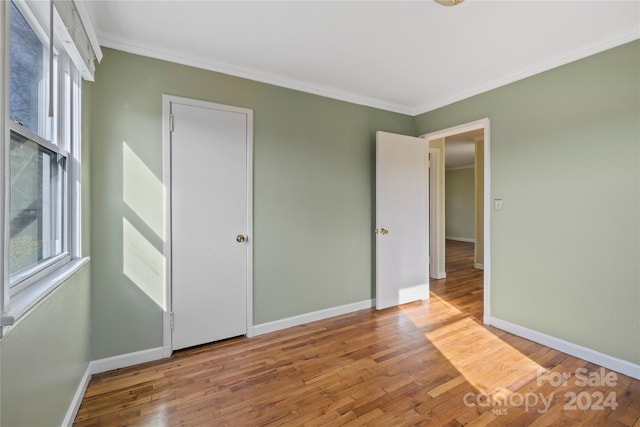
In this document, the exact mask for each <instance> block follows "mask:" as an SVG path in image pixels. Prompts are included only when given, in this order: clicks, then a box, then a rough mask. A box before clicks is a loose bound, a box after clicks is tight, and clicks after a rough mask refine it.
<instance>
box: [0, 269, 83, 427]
mask: <svg viewBox="0 0 640 427" xmlns="http://www.w3.org/2000/svg"><path fill="white" fill-rule="evenodd" d="M89 277H90V272H89V267H84V268H83V269H82V270H80V271H79V272H78V273H76V274H75V275H74V276H73V277H71V278H70V279H69V280H68V281H67V282H65V283H64V284H62V285H61V286H60V287H59V288H57V289H56V290H55V291H54V292H53V293H52V294H51V295H49V296H48V297H46V298H45V299H44V300H43V301H42V302H41V303H40V304H38V305H37V306H36V308H35V309H34V310H32V311H31V312H29V313H28V314H27V315H25V316H24V317H23V318H21V319H20V320H19V321H18V322H17V323H16V324H15V326H13V327H12V328H11V329H10V330H9V331H8V333H7V334H6V335H5V336H4V337H3V338H2V360H1V366H2V401H1V402H0V404H1V405H2V406H1V407H2V412H1V415H0V418H1V421H0V423H1V424H2V426H4V427H14V426H16V427H17V426H24V427H36V426H47V427H49V426H59V425H61V423H62V421H63V419H64V416H65V414H66V412H67V409H68V408H69V405H70V403H71V399H72V398H73V396H74V394H75V392H76V389H77V388H78V385H79V384H80V379H81V378H82V376H83V374H84V372H85V370H86V369H87V366H88V364H89V360H90V340H89V335H90V327H89V324H90V323H89V322H90V314H89V292H90V286H89Z"/></svg>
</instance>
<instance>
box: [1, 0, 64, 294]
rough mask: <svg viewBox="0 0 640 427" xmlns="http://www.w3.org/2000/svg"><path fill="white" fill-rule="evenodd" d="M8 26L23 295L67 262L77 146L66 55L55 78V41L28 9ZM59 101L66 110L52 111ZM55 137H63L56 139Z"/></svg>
mask: <svg viewBox="0 0 640 427" xmlns="http://www.w3.org/2000/svg"><path fill="white" fill-rule="evenodd" d="M9 19H10V31H9V88H10V93H9V115H10V123H9V130H10V137H9V162H8V163H9V164H8V169H9V175H10V179H11V183H10V190H9V209H8V215H6V217H7V220H8V222H9V236H8V238H9V248H8V249H9V251H8V258H9V259H8V267H9V286H10V288H12V289H15V290H16V291H18V290H21V289H23V288H25V287H26V286H28V285H29V284H30V283H32V282H34V281H35V280H37V279H39V278H40V277H41V274H40V273H42V272H43V271H45V270H47V269H50V268H52V267H56V266H59V265H62V264H64V263H66V262H68V261H69V260H70V253H69V248H68V242H69V241H70V237H69V232H70V227H69V224H68V202H69V189H70V187H69V179H68V171H67V165H68V164H69V159H68V157H69V154H70V153H69V152H68V151H67V147H71V146H72V144H71V142H72V141H71V138H72V135H71V133H70V132H69V129H70V128H71V122H72V120H73V117H71V114H70V110H71V109H70V107H69V105H70V102H71V99H72V93H71V92H72V87H71V84H70V83H69V76H70V73H71V72H72V71H73V70H72V69H71V68H70V67H69V61H68V60H66V58H65V56H64V54H63V53H58V52H57V51H56V50H54V58H53V65H54V66H53V70H54V74H53V76H51V75H50V74H49V65H50V63H49V49H50V45H49V43H50V41H49V40H48V38H47V34H46V32H45V31H44V30H43V28H42V27H41V26H40V24H39V23H38V20H37V19H36V17H35V16H34V15H33V14H32V12H31V11H30V9H28V8H27V7H26V6H25V5H24V4H23V3H16V2H14V1H12V2H11V5H10V9H9ZM59 75H60V76H63V78H62V79H61V81H60V82H58V79H57V78H58V76H59ZM52 77H53V78H52ZM50 85H51V86H50ZM50 97H53V99H52V100H53V102H52V105H53V106H54V108H53V109H52V111H49V99H50ZM58 98H60V99H58ZM58 101H62V108H55V107H57V104H58ZM56 129H60V130H61V132H60V133H59V134H56V132H55V131H56Z"/></svg>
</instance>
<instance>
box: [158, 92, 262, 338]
mask: <svg viewBox="0 0 640 427" xmlns="http://www.w3.org/2000/svg"><path fill="white" fill-rule="evenodd" d="M193 103H194V104H195V105H192V104H188V103H178V102H172V103H171V108H170V110H171V115H172V121H173V126H172V131H171V239H172V243H171V246H172V249H171V259H172V263H171V271H172V274H171V276H172V277H171V284H172V311H173V331H172V348H173V349H174V350H175V349H180V348H185V347H190V346H193V345H198V344H203V343H208V342H212V341H217V340H220V339H224V338H229V337H234V336H238V335H243V334H245V333H246V332H247V287H248V270H247V269H248V259H249V253H250V252H249V251H250V242H249V239H250V238H251V236H248V235H247V234H248V230H249V229H250V228H249V227H250V223H249V218H250V216H249V201H248V185H247V184H248V178H247V176H248V174H247V168H248V166H247V164H248V161H247V159H248V157H247V155H248V151H247V150H248V144H249V141H250V135H249V129H250V128H251V127H250V120H251V117H252V115H251V112H250V110H243V109H238V108H234V107H227V106H219V105H217V104H210V103H204V102H199V101H193Z"/></svg>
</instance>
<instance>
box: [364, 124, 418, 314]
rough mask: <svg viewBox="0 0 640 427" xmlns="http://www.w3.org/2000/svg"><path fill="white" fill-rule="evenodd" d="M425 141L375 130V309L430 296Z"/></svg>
mask: <svg viewBox="0 0 640 427" xmlns="http://www.w3.org/2000/svg"><path fill="white" fill-rule="evenodd" d="M428 156H429V151H428V147H427V141H426V140H424V139H422V138H415V137H412V136H405V135H396V134H393V133H387V132H377V133H376V308H377V309H379V310H380V309H383V308H387V307H392V306H395V305H398V304H404V303H407V302H411V301H417V300H421V299H426V298H428V297H429V158H428Z"/></svg>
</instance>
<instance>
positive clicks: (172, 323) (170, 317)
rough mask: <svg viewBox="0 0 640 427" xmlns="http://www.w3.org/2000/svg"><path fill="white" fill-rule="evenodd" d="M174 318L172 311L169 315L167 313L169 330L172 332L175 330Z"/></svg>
mask: <svg viewBox="0 0 640 427" xmlns="http://www.w3.org/2000/svg"><path fill="white" fill-rule="evenodd" d="M175 325H176V324H175V316H174V315H173V311H172V312H171V313H169V328H171V330H172V331H173V329H174V328H175Z"/></svg>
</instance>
